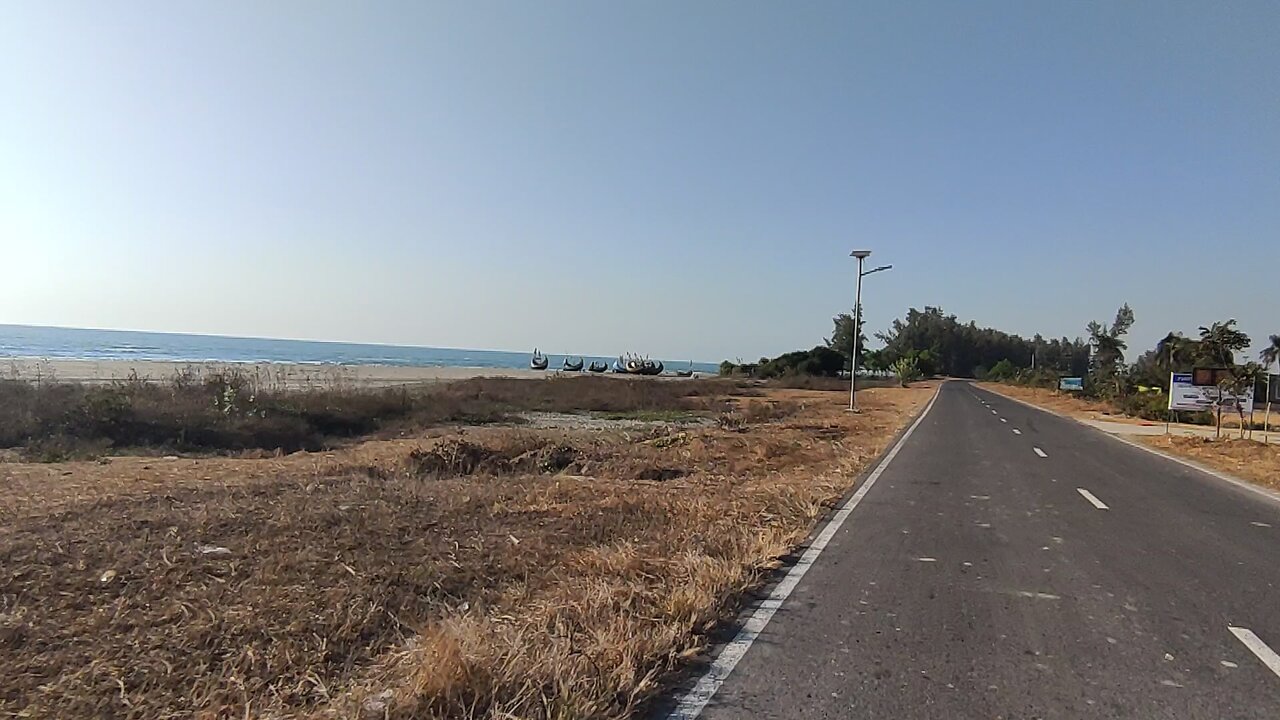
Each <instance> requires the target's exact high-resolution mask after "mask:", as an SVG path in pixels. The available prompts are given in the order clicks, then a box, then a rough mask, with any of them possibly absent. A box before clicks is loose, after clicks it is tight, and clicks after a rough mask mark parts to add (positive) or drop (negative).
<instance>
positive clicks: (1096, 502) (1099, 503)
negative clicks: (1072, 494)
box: [1076, 488, 1111, 510]
mask: <svg viewBox="0 0 1280 720" xmlns="http://www.w3.org/2000/svg"><path fill="white" fill-rule="evenodd" d="M1076 492H1078V493H1080V494H1081V495H1083V496H1084V499H1085V500H1088V501H1089V502H1090V503H1092V504H1093V506H1094V507H1096V508H1098V509H1099V510H1110V509H1111V508H1109V507H1107V505H1106V503H1104V502H1102V501H1101V500H1099V499H1098V498H1097V497H1096V496H1095V495H1094V494H1093V493H1091V492H1089V491H1088V490H1085V489H1084V488H1076Z"/></svg>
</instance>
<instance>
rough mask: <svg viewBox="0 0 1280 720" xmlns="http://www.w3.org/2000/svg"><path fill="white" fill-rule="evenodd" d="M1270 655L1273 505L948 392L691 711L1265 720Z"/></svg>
mask: <svg viewBox="0 0 1280 720" xmlns="http://www.w3.org/2000/svg"><path fill="white" fill-rule="evenodd" d="M784 582H785V581H784ZM739 645H742V643H739ZM741 649H742V648H741V647H739V650H741ZM1277 650H1280V504H1277V503H1276V502H1275V501H1274V500H1271V499H1268V498H1265V497H1261V496H1259V495H1257V494H1255V493H1252V492H1250V491H1248V490H1244V489H1241V488H1239V487H1236V486H1233V485H1231V484H1229V483H1227V482H1224V481H1223V480H1221V479H1217V478H1213V477H1210V476H1208V475H1206V474H1203V473H1201V472H1199V471H1196V470H1194V469H1190V468H1187V467H1185V466H1183V465H1181V464H1178V463H1175V462H1173V461H1170V460H1166V459H1163V458H1160V457H1157V456H1154V455H1151V454H1149V453H1146V452H1144V451H1142V450H1139V449H1136V448H1132V447H1129V446H1127V445H1125V444H1123V443H1121V442H1119V441H1117V440H1114V439H1111V438H1108V437H1105V436H1104V435H1102V434H1101V433H1099V432H1097V431H1094V430H1090V429H1088V428H1084V427H1082V426H1080V425H1079V424H1077V423H1075V422H1073V421H1071V420H1067V419H1064V418H1060V417H1058V416H1055V415H1052V414H1050V413H1046V412H1042V411H1039V410H1035V409H1032V408H1030V407H1027V406H1025V405H1022V404H1019V403H1016V402H1014V401H1012V400H1008V399H1006V398H1004V397H1001V396H999V395H995V394H992V393H989V392H986V391H984V390H981V389H978V388H975V387H972V386H970V385H969V384H967V383H963V382H948V383H946V384H944V385H943V387H942V389H941V390H940V391H939V395H938V397H937V399H936V401H935V403H934V404H933V406H932V408H931V409H930V410H929V411H928V413H927V415H925V416H924V417H923V418H922V420H921V422H920V423H919V424H918V426H917V427H916V428H915V430H914V432H913V433H912V434H911V435H910V436H909V437H907V438H906V440H905V442H904V443H903V444H902V446H901V447H900V449H899V452H898V453H897V455H896V456H895V457H894V458H893V459H892V461H891V462H890V463H889V464H888V465H887V467H886V468H885V469H884V470H883V472H882V474H880V475H879V476H878V477H877V478H876V479H875V482H874V485H872V486H871V488H870V489H869V490H867V491H866V493H865V495H864V497H862V498H861V500H860V501H859V503H858V504H857V506H856V507H855V508H854V509H853V510H852V512H851V514H849V515H848V518H847V521H846V522H845V523H844V524H843V525H842V526H841V527H840V529H839V530H837V531H836V532H835V533H834V535H832V536H831V537H830V542H829V544H828V545H826V547H825V549H823V550H822V551H821V553H820V554H819V555H817V557H816V559H815V560H814V561H813V563H812V565H811V566H809V569H808V571H807V574H805V575H804V576H803V578H802V579H801V580H800V581H799V583H798V585H795V587H794V591H793V592H792V593H791V594H790V596H789V597H788V598H787V599H786V600H785V601H783V602H782V603H781V605H780V607H778V609H777V610H776V613H775V614H773V615H772V617H771V619H770V620H769V621H768V624H767V625H766V626H765V627H764V628H763V630H761V631H760V632H759V634H758V635H757V636H756V637H754V640H753V641H752V642H751V643H750V645H749V646H747V647H746V651H745V654H743V655H741V659H740V660H739V661H738V662H737V665H736V667H734V668H733V669H732V672H730V673H729V674H728V675H727V677H723V678H722V680H723V684H720V685H718V686H712V687H713V688H714V689H715V694H714V696H712V697H711V699H710V701H709V702H708V703H707V704H706V705H705V707H703V708H701V710H700V717H702V718H705V719H707V720H721V719H725V718H806V719H809V718H812V719H814V720H817V719H820V718H947V719H951V718H1211V719H1212V720H1228V719H1234V718H1271V719H1275V718H1280V657H1276V656H1275V651H1277ZM1268 663H1271V664H1272V665H1274V668H1273V667H1271V666H1269V665H1268ZM713 674H714V670H713ZM705 687H706V685H705V683H704V688H705ZM704 694H705V693H704ZM693 705H695V706H696V705H697V703H693ZM690 707H691V704H690V703H689V702H687V701H686V703H685V704H684V706H682V708H679V709H677V711H676V712H675V713H674V714H673V716H674V717H683V718H690V717H693V716H695V715H696V714H697V713H698V710H697V708H696V707H695V708H694V709H692V710H691V709H690Z"/></svg>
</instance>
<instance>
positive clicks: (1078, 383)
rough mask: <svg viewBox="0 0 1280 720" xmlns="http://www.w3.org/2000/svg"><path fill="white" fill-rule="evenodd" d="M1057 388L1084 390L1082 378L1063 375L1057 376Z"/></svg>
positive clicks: (1074, 390) (1075, 390)
mask: <svg viewBox="0 0 1280 720" xmlns="http://www.w3.org/2000/svg"><path fill="white" fill-rule="evenodd" d="M1058 389H1059V390H1071V391H1073V392H1082V391H1083V390H1084V378H1078V377H1071V378H1069V377H1064V378H1058Z"/></svg>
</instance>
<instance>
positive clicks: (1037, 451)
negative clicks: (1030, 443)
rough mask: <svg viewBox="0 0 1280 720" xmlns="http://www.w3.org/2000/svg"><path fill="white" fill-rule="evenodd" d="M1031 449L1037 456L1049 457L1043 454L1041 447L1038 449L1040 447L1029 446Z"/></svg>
mask: <svg viewBox="0 0 1280 720" xmlns="http://www.w3.org/2000/svg"><path fill="white" fill-rule="evenodd" d="M1031 449H1032V450H1035V451H1036V454H1037V455H1039V456H1040V457H1042V458H1047V457H1049V456H1048V455H1045V454H1044V451H1043V450H1041V449H1040V448H1038V447H1033V448H1031Z"/></svg>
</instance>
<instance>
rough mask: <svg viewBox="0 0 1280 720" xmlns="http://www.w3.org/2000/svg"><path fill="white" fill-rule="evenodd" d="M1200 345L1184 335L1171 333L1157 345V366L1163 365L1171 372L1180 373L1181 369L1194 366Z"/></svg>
mask: <svg viewBox="0 0 1280 720" xmlns="http://www.w3.org/2000/svg"><path fill="white" fill-rule="evenodd" d="M1199 344H1200V343H1198V342H1197V341H1195V340H1192V339H1191V338H1189V337H1186V336H1184V335H1183V334H1182V333H1179V332H1170V333H1169V334H1168V335H1165V336H1164V338H1163V339H1161V340H1160V342H1159V343H1156V363H1157V366H1160V365H1163V366H1164V369H1165V370H1167V371H1169V372H1178V369H1179V368H1185V367H1187V366H1190V365H1192V364H1193V363H1194V361H1195V360H1194V358H1195V354H1196V347H1197V346H1198V345H1199Z"/></svg>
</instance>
